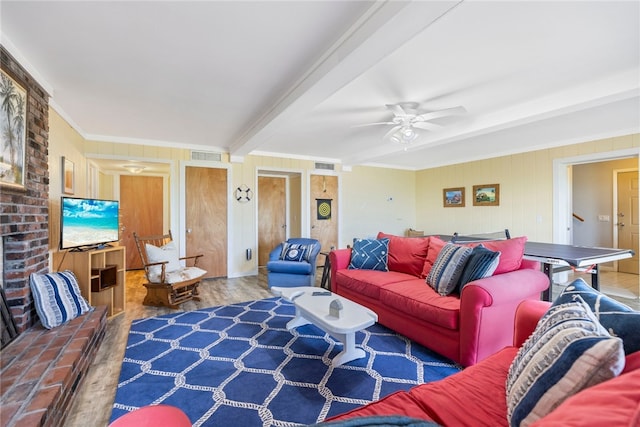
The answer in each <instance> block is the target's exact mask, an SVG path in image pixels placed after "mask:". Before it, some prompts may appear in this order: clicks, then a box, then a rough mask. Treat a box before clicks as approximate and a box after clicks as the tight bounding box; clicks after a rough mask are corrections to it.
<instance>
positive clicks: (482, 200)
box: [473, 184, 500, 206]
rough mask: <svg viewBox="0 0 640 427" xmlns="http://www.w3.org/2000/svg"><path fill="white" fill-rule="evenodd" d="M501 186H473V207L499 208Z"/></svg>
mask: <svg viewBox="0 0 640 427" xmlns="http://www.w3.org/2000/svg"><path fill="white" fill-rule="evenodd" d="M499 205H500V184H483V185H474V186H473V206H499Z"/></svg>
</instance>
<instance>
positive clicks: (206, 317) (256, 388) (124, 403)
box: [111, 298, 460, 427]
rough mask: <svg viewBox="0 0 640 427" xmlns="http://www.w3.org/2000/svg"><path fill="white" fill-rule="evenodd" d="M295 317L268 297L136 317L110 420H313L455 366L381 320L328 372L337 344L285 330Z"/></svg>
mask: <svg viewBox="0 0 640 427" xmlns="http://www.w3.org/2000/svg"><path fill="white" fill-rule="evenodd" d="M294 312H295V309H294V307H293V305H292V304H291V303H289V302H287V301H285V300H283V299H281V298H268V299H264V300H258V301H249V302H246V303H241V304H232V305H226V306H220V307H212V308H207V309H202V310H196V311H189V312H180V313H174V314H169V315H164V316H158V317H151V318H147V319H139V320H135V321H133V322H132V324H131V330H130V332H129V339H128V342H127V348H126V351H125V356H124V360H123V361H122V371H121V373H120V379H119V383H118V389H117V391H116V397H115V403H114V406H113V411H112V413H111V421H113V420H115V419H117V418H118V417H120V416H122V415H123V414H125V413H126V412H129V411H132V410H134V409H136V408H139V407H141V406H145V405H150V404H159V403H164V404H168V405H174V406H177V407H179V408H181V409H182V410H183V411H184V412H185V413H186V414H187V415H188V416H189V418H190V419H191V422H192V423H193V425H194V426H221V425H237V426H244V427H250V426H294V425H298V424H310V423H315V422H319V421H322V420H324V419H325V418H328V417H331V416H333V415H337V414H340V413H343V412H346V411H348V410H350V409H353V408H356V407H359V406H361V405H364V404H366V403H369V402H371V401H374V400H377V399H380V398H381V397H384V396H386V395H388V394H390V393H393V392H394V391H396V390H407V389H409V388H411V387H413V386H414V385H416V384H420V383H424V382H429V381H435V380H439V379H441V378H444V377H446V376H448V375H451V374H453V373H455V372H457V371H459V370H460V367H459V366H457V365H456V364H454V363H453V362H451V361H450V360H448V359H445V358H443V357H441V356H439V355H437V354H436V353H434V352H432V351H430V350H427V349H426V348H424V347H422V346H420V345H418V344H415V343H412V342H411V341H409V340H407V339H406V338H404V337H402V336H399V335H397V334H395V333H394V332H392V331H390V330H389V329H387V328H385V327H383V326H380V325H378V324H375V325H373V326H371V327H369V328H367V329H366V330H364V331H362V332H359V333H357V334H356V342H357V344H358V345H360V346H361V347H362V348H363V349H364V350H365V351H366V353H367V356H366V357H364V358H362V359H358V360H354V361H352V362H349V363H347V364H345V365H342V366H338V367H333V366H331V359H332V358H333V357H335V356H336V355H337V354H338V353H339V352H340V351H341V350H342V344H340V343H339V342H338V341H336V340H334V339H333V338H331V336H330V335H327V334H325V333H324V332H323V331H322V330H321V329H319V328H317V327H315V326H313V325H305V326H301V327H299V328H297V329H295V330H293V331H291V332H290V331H288V330H287V329H286V324H287V322H288V321H289V320H291V318H292V317H293V315H294Z"/></svg>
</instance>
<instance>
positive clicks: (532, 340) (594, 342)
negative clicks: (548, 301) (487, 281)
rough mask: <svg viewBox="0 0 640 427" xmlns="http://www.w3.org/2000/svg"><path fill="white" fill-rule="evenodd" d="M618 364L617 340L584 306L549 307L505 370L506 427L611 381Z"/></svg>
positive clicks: (621, 354)
mask: <svg viewBox="0 0 640 427" xmlns="http://www.w3.org/2000/svg"><path fill="white" fill-rule="evenodd" d="M624 364H625V355H624V350H623V346H622V340H621V339H620V338H616V337H612V336H611V335H609V333H608V332H607V331H606V330H605V329H604V328H603V327H602V325H600V323H599V322H598V320H597V319H596V318H595V315H594V314H593V312H592V311H591V309H590V308H589V306H588V305H587V304H585V303H584V302H583V301H576V302H569V303H565V304H560V305H557V306H553V307H551V308H550V309H549V310H548V311H547V313H546V314H545V315H544V316H542V318H541V319H540V321H539V322H538V325H537V326H536V329H535V330H534V332H533V334H531V336H530V337H529V338H528V339H527V341H525V343H524V344H523V345H522V347H521V348H520V349H519V350H518V354H517V355H516V357H515V358H514V359H513V362H512V364H511V366H510V367H509V373H508V375H507V383H506V391H507V418H508V420H509V425H510V426H512V427H515V426H519V427H520V426H527V425H530V424H531V423H533V422H535V421H536V420H538V419H540V418H542V417H544V416H546V415H547V414H549V413H550V412H551V411H553V410H554V409H555V408H556V407H557V406H558V405H560V404H561V403H562V402H563V401H564V400H566V399H567V398H569V397H571V396H572V395H574V394H576V393H578V392H580V391H581V390H583V389H586V388H588V387H591V386H593V385H596V384H598V383H601V382H603V381H606V380H608V379H611V378H613V377H616V376H617V375H619V374H620V372H621V371H622V369H623V368H624Z"/></svg>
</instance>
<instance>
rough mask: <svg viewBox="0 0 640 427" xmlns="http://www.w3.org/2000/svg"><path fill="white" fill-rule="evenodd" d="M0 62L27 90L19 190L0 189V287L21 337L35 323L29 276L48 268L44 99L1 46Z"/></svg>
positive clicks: (46, 107) (46, 98)
mask: <svg viewBox="0 0 640 427" xmlns="http://www.w3.org/2000/svg"><path fill="white" fill-rule="evenodd" d="M0 62H1V64H2V70H3V71H5V72H6V73H8V74H9V75H10V76H11V77H12V78H14V79H15V80H16V81H18V82H20V84H21V85H22V86H23V87H25V88H27V122H26V146H25V150H26V151H25V153H26V156H25V172H24V173H25V186H24V188H15V187H10V186H0V239H1V240H2V244H0V250H1V252H2V260H1V261H0V267H1V268H0V274H1V277H0V285H1V286H2V288H3V289H4V291H5V294H6V297H7V302H8V305H9V308H10V310H11V314H12V315H13V318H14V320H15V322H16V326H17V328H18V331H24V330H25V329H27V328H28V327H30V326H31V325H33V324H34V323H35V322H36V320H37V315H36V312H35V308H34V304H33V298H32V296H31V291H30V289H29V275H30V274H31V273H39V272H46V271H48V266H49V165H48V146H49V95H48V94H47V93H46V92H45V91H44V89H42V87H40V85H38V83H37V82H36V81H35V80H34V79H33V78H32V77H31V76H30V75H29V73H27V72H26V70H25V69H24V68H22V66H21V65H20V64H19V63H18V62H17V61H16V60H15V59H14V58H13V57H12V56H11V55H10V54H9V53H8V52H7V51H6V50H5V48H4V47H3V46H0ZM3 113H4V112H3V111H0V114H3Z"/></svg>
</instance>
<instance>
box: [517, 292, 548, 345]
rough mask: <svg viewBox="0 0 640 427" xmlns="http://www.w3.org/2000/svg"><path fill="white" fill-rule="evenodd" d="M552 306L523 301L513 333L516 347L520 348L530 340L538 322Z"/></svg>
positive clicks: (542, 302)
mask: <svg viewBox="0 0 640 427" xmlns="http://www.w3.org/2000/svg"><path fill="white" fill-rule="evenodd" d="M550 306H551V303H550V302H547V301H533V300H526V301H522V302H521V303H520V304H518V307H517V308H516V317H515V330H514V333H513V346H514V347H520V346H521V345H522V344H523V343H524V342H525V341H526V339H527V338H529V336H530V335H531V334H532V333H533V330H534V329H535V328H536V326H537V325H538V321H539V320H540V318H541V317H542V316H543V315H544V314H545V313H546V312H547V310H548V309H549V307H550Z"/></svg>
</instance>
